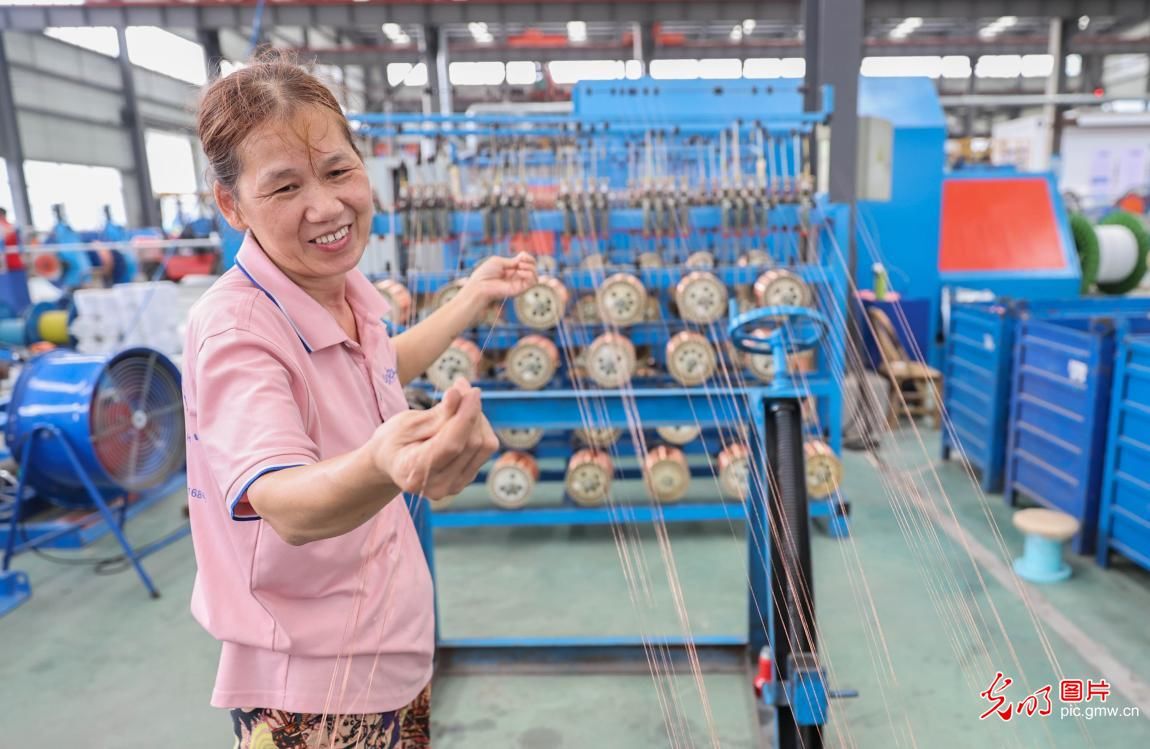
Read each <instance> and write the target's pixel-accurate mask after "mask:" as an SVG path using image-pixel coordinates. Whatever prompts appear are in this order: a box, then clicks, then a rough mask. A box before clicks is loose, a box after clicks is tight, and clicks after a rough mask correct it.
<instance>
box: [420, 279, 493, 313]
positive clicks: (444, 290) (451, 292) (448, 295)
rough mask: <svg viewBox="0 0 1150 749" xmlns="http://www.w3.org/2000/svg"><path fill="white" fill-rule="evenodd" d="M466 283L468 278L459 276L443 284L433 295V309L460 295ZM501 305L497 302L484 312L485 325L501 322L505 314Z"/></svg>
mask: <svg viewBox="0 0 1150 749" xmlns="http://www.w3.org/2000/svg"><path fill="white" fill-rule="evenodd" d="M466 283H467V279H466V278H457V279H455V280H454V281H452V282H450V283H448V284H445V285H444V286H441V287H440V288H439V291H437V292H435V294H434V295H433V296H432V297H431V309H432V310H437V309H440V308H441V307H443V306H445V305H446V304H447V303H448V302H450V301H451V300H452V299H454V298H455V297H457V296H458V295H459V292H460V291H461V290H462V289H463V286H464V285H465V284H466ZM501 306H502V305H501V304H499V303H495V304H492V305H490V306H489V307H488V308H487V311H486V312H484V314H483V318H482V319H483V323H484V324H485V325H494V324H496V323H497V322H499V319H500V318H501V317H502V316H503V315H502V313H501V311H500V307H501Z"/></svg>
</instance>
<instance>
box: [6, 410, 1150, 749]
mask: <svg viewBox="0 0 1150 749" xmlns="http://www.w3.org/2000/svg"><path fill="white" fill-rule="evenodd" d="M937 455H938V451H937V434H927V435H925V437H924V443H923V444H920V442H919V440H918V439H917V437H916V436H915V435H914V434H913V433H911V432H909V431H904V432H902V433H900V434H898V435H897V436H896V438H894V439H892V440H889V441H888V442H887V444H886V445H885V446H884V448H883V449H882V450H881V452H880V457H881V461H877V462H876V461H875V460H874V459H873V458H872V457H870V456H867V455H864V454H859V453H854V454H848V455H847V456H846V471H847V474H846V475H847V493H848V495H849V499H850V501H851V503H852V517H851V520H852V535H851V537H850V538H849V539H845V540H833V539H830V538H828V537H826V536H825V535H824V534H821V533H818V532H816V533H815V535H814V540H813V554H814V568H815V573H816V574H815V577H816V581H815V590H816V599H817V609H818V622H819V628H820V633H819V636H820V642H821V644H822V648H823V654H824V658H825V659H826V661H827V662H828V664H829V666H830V669H831V674H830V678H831V681H832V685H833V686H834V687H837V688H849V689H856V690H858V691H859V693H860V696H859V698H858V699H853V700H845V701H838V702H835V703H834V704H833V706H832V713H831V719H830V727H829V729H828V732H827V735H826V741H825V744H826V745H827V746H847V747H860V748H863V749H868V748H870V747H875V748H877V749H888V748H890V747H931V748H932V749H944V748H947V747H995V748H996V749H997V748H999V747H1099V748H1102V747H1106V748H1110V747H1136V746H1148V745H1150V687H1148V686H1147V683H1146V682H1147V681H1150V627H1148V626H1147V618H1148V616H1150V573H1147V572H1145V571H1143V570H1141V569H1138V568H1135V567H1134V566H1132V565H1129V564H1127V563H1124V562H1121V561H1118V562H1117V563H1116V564H1115V566H1114V567H1113V568H1112V569H1110V570H1107V571H1103V570H1101V569H1099V568H1098V567H1097V566H1096V565H1095V563H1094V561H1093V559H1092V558H1074V559H1073V560H1072V566H1073V567H1074V573H1075V575H1074V577H1073V578H1072V579H1071V580H1070V581H1069V582H1066V583H1063V584H1060V585H1054V586H1044V587H1041V588H1037V587H1033V586H1029V585H1024V586H1019V585H1017V584H1016V583H1015V581H1014V578H1013V577H1012V574H1011V573H1010V572H1009V565H1008V560H1009V557H1011V556H1013V555H1015V554H1016V553H1017V552H1018V550H1019V549H1020V548H1021V541H1020V539H1019V537H1018V535H1017V533H1016V532H1015V530H1014V529H1013V527H1012V526H1011V524H1010V514H1011V513H1010V511H1009V510H1008V508H1006V507H1005V506H1004V505H1003V503H1002V501H1001V498H1000V497H998V496H989V497H986V498H980V497H979V495H978V492H977V491H976V489H975V487H974V485H973V483H972V482H971V481H970V479H969V478H968V477H967V475H966V474H965V472H964V471H963V470H962V469H961V468H960V467H959V466H957V465H955V464H946V465H940V464H939V461H938V459H937ZM876 463H877V464H880V465H881V468H879V467H877V466H876ZM935 467H937V476H938V478H937V483H936V479H935V473H934V470H933V469H934V468H935ZM940 486H941V488H942V490H945V494H946V496H947V497H948V498H949V503H947V502H946V501H944V500H942V499H941V496H942V494H943V492H942V491H941V490H940V488H939V487H940ZM892 497H893V499H892ZM916 497H917V499H916ZM180 508H181V501H180V498H179V497H178V496H177V497H174V498H172V499H171V500H170V501H165V502H163V503H161V504H159V505H157V506H156V507H154V508H152V509H150V510H148V511H147V512H146V513H145V514H143V515H142V516H141V517H140V518H138V519H137V520H136V521H134V522H133V524H132V525H131V526H130V533H131V535H132V536H133V537H134V538H135V539H136V540H138V541H148V540H150V539H151V538H153V537H155V536H157V535H160V534H161V533H163V532H164V531H165V530H167V529H169V528H171V527H172V526H173V525H175V524H177V523H178V522H179V520H180V517H181V515H180ZM991 521H993V526H992V524H991ZM992 527H996V528H997V531H998V533H1000V534H1001V539H1002V542H1003V543H1004V545H1005V546H1004V547H1002V548H1000V546H999V542H998V541H997V540H996V535H995V533H994V532H992V530H991V528H992ZM737 529H738V526H734V530H733V528H732V526H730V525H728V524H727V523H715V524H710V525H706V526H703V525H684V526H671V527H669V537H670V544H671V550H672V553H673V562H674V569H675V570H676V574H677V578H678V581H679V584H680V587H681V593H682V600H683V601H684V603H685V610H686V613H687V618H688V624H687V626H689V627H690V632H691V633H692V634H693V635H694V636H696V637H698V636H704V635H722V634H743V633H745V631H746V627H747V623H746V611H747V598H746V593H745V579H746V578H745V574H746V573H745V542H744V541H743V540H742V533H741V531H738V530H737ZM437 541H438V543H437V549H436V553H437V558H436V563H437V567H438V574H439V582H438V586H439V597H440V602H441V607H442V610H441V622H442V627H443V634H444V635H446V636H451V637H464V636H476V637H478V636H498V637H510V636H517V635H518V636H523V637H545V636H567V635H626V634H639V633H641V632H642V633H646V634H647V635H648V636H657V635H660V634H666V635H682V634H683V632H684V622H683V620H682V619H681V617H680V616H679V615H678V614H677V613H676V608H675V607H674V605H673V603H672V601H671V596H670V594H669V591H670V586H669V585H668V584H667V575H666V569H667V568H668V563H667V561H668V560H667V559H665V557H664V555H663V554H662V552H661V547H660V544H659V543H658V540H657V538H656V536H655V535H654V533H649V532H648V533H644V534H642V535H641V553H640V554H638V556H635V555H632V556H631V557H630V558H631V561H632V563H633V564H636V565H637V564H638V560H639V558H640V557H641V558H642V559H643V560H644V561H645V573H644V574H643V575H641V576H640V577H643V578H646V579H648V580H649V581H650V582H649V586H646V587H644V586H643V585H642V583H639V582H636V581H635V579H634V578H632V581H633V582H636V584H637V585H638V586H639V587H638V589H637V590H635V589H629V586H628V582H627V579H626V578H625V577H624V575H623V572H622V570H623V567H622V565H621V564H620V558H619V554H618V551H617V548H616V543H615V540H614V537H613V535H612V533H611V531H610V529H607V528H600V529H590V528H587V529H559V528H556V529H526V528H524V529H503V530H500V529H472V530H466V531H464V530H451V531H447V530H443V531H440V532H439V533H438V536H437ZM113 552H114V549H113V547H112V545H111V544H110V543H109V542H108V541H107V540H105V541H102V542H100V543H99V544H97V545H96V546H93V547H91V548H90V549H89V550H87V552H86V553H87V554H90V555H91V556H94V557H98V556H106V555H108V554H110V553H113ZM16 567H17V568H18V569H23V570H25V571H27V572H28V573H29V575H30V576H31V578H32V584H33V588H34V594H33V598H32V600H31V601H29V602H28V603H27V604H25V605H24V606H23V607H21V608H20V609H18V610H16V611H14V612H13V613H11V614H9V615H8V616H6V617H4V618H3V619H0V662H2V663H3V670H2V672H0V674H2V676H0V706H2V707H0V710H2V712H3V714H4V716H5V723H6V727H5V728H4V730H3V732H2V734H0V735H2V737H3V738H2V739H0V745H2V746H5V747H8V746H11V747H38V748H40V747H43V748H46V749H56V748H57V747H59V748H61V749H62V748H65V747H85V749H145V748H147V749H152V748H153V747H159V746H164V747H179V748H180V749H223V747H230V746H231V739H230V738H229V736H230V731H229V725H228V718H227V716H226V715H225V714H224V713H222V712H220V711H216V710H213V709H212V708H210V707H208V706H207V696H208V693H209V691H210V688H211V682H212V678H213V674H214V669H215V658H216V653H217V647H216V645H215V643H214V642H213V641H212V640H211V639H210V638H209V637H208V636H207V635H205V634H204V633H203V632H202V631H201V630H200V629H199V628H198V626H197V625H196V624H195V623H194V622H193V621H192V620H191V618H190V617H189V615H188V613H187V608H188V607H187V601H188V596H189V593H190V590H191V584H192V574H193V560H192V551H191V544H190V542H188V541H186V540H185V541H183V542H181V543H180V544H178V545H176V546H175V547H172V548H169V549H166V550H164V551H162V552H160V553H159V554H157V555H155V556H153V557H151V558H150V559H148V561H147V567H148V570H149V571H150V572H151V573H152V575H153V577H154V578H155V580H156V582H157V584H158V585H159V586H160V587H161V588H162V589H163V591H164V596H163V597H162V598H161V599H159V600H157V601H152V600H149V599H148V598H147V596H146V595H145V594H144V592H143V589H142V588H141V587H140V585H139V583H138V581H137V580H136V578H135V576H134V575H132V574H131V573H130V572H129V573H123V574H118V575H114V576H97V575H95V574H93V572H92V570H91V568H88V567H78V566H63V565H58V564H53V563H51V562H48V561H46V560H43V559H40V558H37V557H35V556H33V555H24V556H22V557H20V558H19V559H18V560H17V564H16ZM632 592H635V595H634V596H632ZM1024 600H1025V601H1026V602H1027V603H1026V604H1024ZM996 671H1001V672H1003V673H1004V674H1005V675H1006V676H1007V677H1010V678H1011V679H1012V680H1013V683H1012V684H1011V686H1009V687H1008V688H1006V689H1005V690H1002V692H1001V693H1002V694H1003V695H1004V696H1005V697H1006V698H1007V699H1008V700H1010V701H1012V702H1018V701H1021V700H1023V698H1025V697H1026V696H1027V695H1029V694H1031V693H1032V692H1034V691H1036V690H1039V689H1041V688H1042V687H1043V686H1045V685H1053V690H1052V694H1051V698H1052V701H1053V710H1054V714H1053V715H1052V716H1050V717H1045V718H1043V717H1039V716H1037V715H1036V716H1034V717H1026V716H1024V715H1023V716H1015V717H1014V718H1013V719H1012V720H1010V721H1003V720H1000V719H999V718H997V717H994V716H992V717H991V718H989V719H988V720H985V721H980V720H979V715H980V714H982V713H983V712H984V711H986V710H987V709H988V708H989V707H990V705H991V703H989V702H987V701H986V700H985V699H983V698H981V697H980V696H979V692H981V691H983V690H985V689H987V688H988V687H989V686H990V684H991V681H992V680H993V679H994V677H995V673H996ZM1060 677H1065V678H1081V679H1094V680H1096V681H1097V680H1099V679H1107V680H1108V681H1109V682H1110V684H1111V690H1112V691H1111V695H1110V698H1109V699H1108V700H1107V702H1106V703H1105V705H1106V706H1108V707H1118V708H1119V711H1120V712H1121V709H1122V708H1125V707H1128V706H1131V705H1137V706H1138V707H1140V708H1141V714H1142V716H1143V717H1141V718H1133V717H1109V716H1107V717H1094V718H1093V719H1091V720H1087V719H1085V718H1079V719H1073V718H1061V717H1060V708H1061V707H1062V703H1060V702H1059V701H1058V696H1059V695H1058V691H1059V690H1058V679H1059V678H1060ZM671 681H672V682H673V683H672V684H671V685H670V686H668V685H667V684H666V683H663V682H661V683H662V685H663V689H661V690H660V689H656V684H655V681H654V680H653V679H652V676H651V675H650V674H649V673H643V672H642V671H641V672H639V673H635V674H630V675H626V674H614V673H612V674H582V673H573V672H572V671H571V670H570V669H564V670H563V671H560V672H558V673H553V674H500V675H494V674H488V675H448V676H444V677H442V678H440V679H438V680H437V682H436V684H435V693H434V694H435V696H434V703H433V704H434V708H433V716H434V717H433V736H434V746H435V747H436V748H437V749H462V748H464V747H466V748H467V749H488V748H491V749H512V748H525V749H526V748H531V749H555V748H559V747H563V748H567V749H570V748H584V747H587V748H594V749H613V748H616V747H618V748H619V749H624V748H626V749H640V748H642V747H662V746H692V747H693V746H714V745H718V746H722V747H754V746H759V745H760V744H759V743H757V738H756V726H755V720H754V713H753V709H754V708H753V705H752V703H751V701H750V698H749V689H750V685H749V684H748V683H747V680H746V678H745V677H744V676H742V675H735V674H730V673H715V674H707V675H706V677H705V679H704V681H703V684H704V689H703V690H700V689H699V687H698V684H697V682H696V680H695V679H694V678H693V677H692V675H691V673H690V671H689V670H686V669H683V668H680V669H678V674H677V676H675V677H673V678H672V679H671ZM701 691H702V693H703V694H705V698H706V700H705V702H706V704H707V705H708V706H709V713H710V718H709V719H708V717H707V712H708V711H707V710H704V708H703V707H702V705H703V703H704V700H703V699H702V698H701V697H700V694H701ZM660 695H662V698H663V700H662V704H661V701H660ZM1090 704H1092V705H1097V704H1099V703H1098V702H1094V703H1090ZM665 717H669V718H670V719H671V722H672V724H673V725H674V726H675V732H674V734H673V736H674V739H672V737H671V734H669V733H668V728H667V724H666V721H665ZM709 726H710V727H709Z"/></svg>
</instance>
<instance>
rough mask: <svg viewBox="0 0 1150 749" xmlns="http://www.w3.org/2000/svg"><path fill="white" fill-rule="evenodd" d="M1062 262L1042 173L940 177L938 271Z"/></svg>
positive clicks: (1004, 268) (1043, 266)
mask: <svg viewBox="0 0 1150 749" xmlns="http://www.w3.org/2000/svg"><path fill="white" fill-rule="evenodd" d="M1065 267H1066V257H1065V255H1064V254H1063V247H1062V237H1061V235H1060V234H1059V231H1058V221H1057V219H1056V218H1055V216H1054V207H1053V206H1052V205H1051V203H1050V183H1049V182H1047V181H1046V179H1045V178H1042V177H1019V178H1011V179H948V180H944V181H943V184H942V243H941V246H940V247H939V256H938V269H939V270H940V271H941V272H943V273H948V272H950V273H955V272H964V271H1029V270H1060V269H1062V268H1065Z"/></svg>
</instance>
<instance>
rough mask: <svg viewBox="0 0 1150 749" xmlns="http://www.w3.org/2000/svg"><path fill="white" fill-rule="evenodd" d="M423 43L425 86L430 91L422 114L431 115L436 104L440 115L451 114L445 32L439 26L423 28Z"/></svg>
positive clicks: (452, 109) (448, 60)
mask: <svg viewBox="0 0 1150 749" xmlns="http://www.w3.org/2000/svg"><path fill="white" fill-rule="evenodd" d="M423 42H424V47H423V64H424V65H426V66H427V85H428V88H429V89H430V91H431V97H430V99H429V100H426V101H424V106H423V111H424V114H431V113H432V112H433V111H434V109H435V106H436V105H437V104H438V106H439V113H440V114H451V113H452V112H453V111H454V108H453V106H452V103H451V78H450V76H449V75H448V65H449V64H450V59H449V57H448V53H447V31H446V30H445V29H443V28H442V27H439V26H424V27H423Z"/></svg>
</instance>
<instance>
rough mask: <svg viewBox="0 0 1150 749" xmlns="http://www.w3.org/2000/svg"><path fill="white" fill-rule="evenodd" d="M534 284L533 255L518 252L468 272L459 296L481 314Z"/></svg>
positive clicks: (480, 265) (537, 278)
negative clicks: (490, 306) (470, 303)
mask: <svg viewBox="0 0 1150 749" xmlns="http://www.w3.org/2000/svg"><path fill="white" fill-rule="evenodd" d="M538 282H539V277H538V275H537V274H536V271H535V256H534V255H531V254H530V253H527V252H521V253H519V254H518V255H516V256H515V257H490V258H487V259H486V260H484V261H483V262H482V263H480V264H479V266H478V267H477V268H476V269H475V270H473V271H472V272H471V277H470V278H468V279H467V283H466V284H464V286H463V289H462V290H461V292H460V296H462V297H465V298H468V299H470V300H471V301H473V302H475V303H476V304H478V305H480V308H481V310H482V309H486V308H487V306H488V305H490V304H493V303H495V302H502V301H503V300H504V299H508V298H511V297H514V296H518V295H520V294H522V293H523V292H524V291H527V290H528V289H530V288H531V287H532V286H534V285H535V284H536V283H538Z"/></svg>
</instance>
